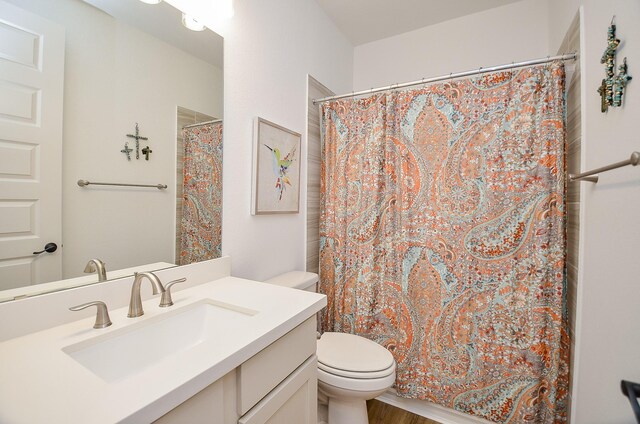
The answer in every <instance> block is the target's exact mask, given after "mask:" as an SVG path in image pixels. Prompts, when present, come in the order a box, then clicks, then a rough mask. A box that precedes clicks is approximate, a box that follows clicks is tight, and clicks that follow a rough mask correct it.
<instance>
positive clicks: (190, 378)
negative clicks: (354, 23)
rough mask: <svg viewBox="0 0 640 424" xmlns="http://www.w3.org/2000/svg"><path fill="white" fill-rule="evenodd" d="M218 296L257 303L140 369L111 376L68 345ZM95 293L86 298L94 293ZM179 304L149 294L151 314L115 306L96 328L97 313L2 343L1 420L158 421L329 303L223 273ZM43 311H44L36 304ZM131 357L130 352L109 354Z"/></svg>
mask: <svg viewBox="0 0 640 424" xmlns="http://www.w3.org/2000/svg"><path fill="white" fill-rule="evenodd" d="M207 298H208V299H213V300H215V301H219V302H226V303H229V304H232V305H237V306H240V307H243V308H249V309H253V310H255V311H258V313H257V314H256V315H253V316H252V317H251V318H250V319H243V320H238V321H239V322H237V323H236V322H234V320H229V323H228V326H226V328H225V331H224V335H221V337H222V339H223V340H224V341H223V342H219V343H216V344H215V345H213V344H212V343H203V344H200V345H198V346H195V347H192V348H188V349H185V350H183V351H181V352H177V353H175V354H172V355H170V356H168V357H166V358H164V359H162V360H160V361H158V362H156V363H154V364H152V365H150V366H148V367H146V368H144V369H141V370H140V371H139V372H137V373H136V374H134V375H132V376H129V377H128V378H124V379H121V380H118V381H114V382H111V383H108V382H106V381H104V380H102V379H101V378H100V377H98V376H97V375H95V374H93V373H92V372H91V371H90V370H88V369H87V368H85V367H84V366H82V365H80V364H79V363H78V362H76V361H75V360H74V359H73V358H72V357H71V356H69V355H68V354H66V353H65V352H64V351H63V350H62V349H63V348H65V347H68V346H70V345H74V344H76V343H79V342H82V341H85V340H89V339H91V338H94V337H96V336H102V335H105V334H109V333H110V332H114V331H115V332H117V331H122V329H123V328H125V327H126V326H129V325H131V324H137V323H141V322H143V321H144V320H149V319H154V317H156V318H155V319H156V320H157V319H158V318H157V317H158V316H160V315H161V314H164V313H167V312H171V311H175V310H177V309H179V308H182V307H184V306H186V305H190V304H192V303H195V302H198V301H201V300H202V299H207ZM91 300H96V299H87V301H91ZM173 300H174V303H175V304H174V305H173V306H172V307H170V308H159V307H158V304H159V296H156V297H154V298H152V299H150V300H147V301H145V302H143V306H144V310H145V315H143V316H142V317H139V318H127V316H126V315H127V309H128V308H120V309H115V310H113V311H109V313H110V315H111V320H112V322H113V325H112V326H110V327H108V328H106V329H101V330H95V329H93V328H92V326H93V321H94V318H93V317H92V318H88V319H82V320H79V321H75V322H72V323H69V324H64V325H60V326H58V327H54V328H50V329H47V330H43V331H39V332H37V333H32V334H28V335H25V336H22V337H18V338H14V339H10V340H7V341H5V342H2V343H0V358H1V360H0V422H2V423H12V424H18V423H28V424H33V423H48V424H53V423H65V424H70V423H82V424H86V423H91V424H93V423H96V424H98V423H115V422H124V423H144V422H150V421H153V420H155V419H157V418H159V417H161V416H162V415H164V414H165V413H166V412H168V411H170V410H171V409H173V408H175V407H176V406H178V405H179V404H180V403H182V402H184V401H185V400H186V399H188V398H190V397H191V396H193V395H194V394H196V393H197V392H199V391H200V390H202V389H203V388H205V387H206V386H208V385H209V384H211V383H213V382H214V381H216V380H218V379H219V378H221V377H222V376H224V375H225V374H227V373H228V372H229V371H231V370H233V369H234V368H236V367H237V366H238V365H240V364H242V363H243V362H245V361H246V360H247V359H249V358H250V357H252V356H253V355H255V354H256V353H258V352H259V351H260V350H262V349H263V348H265V347H266V346H268V345H269V344H271V343H273V342H274V341H275V340H277V339H278V338H280V337H281V336H283V335H284V334H286V333H287V332H289V331H290V330H292V329H293V328H295V327H296V326H297V325H299V324H301V323H302V322H304V321H305V320H306V319H307V318H309V317H311V316H312V315H313V314H315V313H316V312H318V311H319V310H320V309H322V308H323V307H324V306H325V305H326V297H325V296H324V295H319V294H315V293H310V292H306V291H300V290H293V289H288V288H284V287H278V286H273V285H270V284H265V283H258V282H254V281H249V280H244V279H240V278H235V277H224V278H221V279H219V280H216V281H213V282H210V283H206V284H201V285H198V286H195V287H192V288H189V289H185V290H182V291H177V292H175V293H173ZM34 313H37V312H34ZM105 360H126V358H116V359H113V358H105Z"/></svg>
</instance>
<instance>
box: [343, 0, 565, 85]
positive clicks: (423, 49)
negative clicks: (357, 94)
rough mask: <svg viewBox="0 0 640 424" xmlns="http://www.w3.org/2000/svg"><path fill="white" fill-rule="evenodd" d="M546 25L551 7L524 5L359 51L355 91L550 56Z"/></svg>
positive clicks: (527, 1)
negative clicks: (548, 8) (548, 10)
mask: <svg viewBox="0 0 640 424" xmlns="http://www.w3.org/2000/svg"><path fill="white" fill-rule="evenodd" d="M547 21H548V16H547V5H546V2H544V1H539V0H524V1H520V2H517V3H513V4H510V5H506V6H502V7H497V8H494V9H489V10H486V11H484V12H480V13H475V14H473V15H468V16H463V17H461V18H457V19H452V20H449V21H445V22H442V23H439V24H436V25H431V26H428V27H424V28H421V29H418V30H415V31H411V32H407V33H405V34H401V35H397V36H395V37H389V38H385V39H383V40H379V41H374V42H372V43H368V44H363V45H361V46H357V47H356V48H355V59H354V77H353V81H354V86H355V87H354V88H355V89H356V90H366V89H369V88H371V87H379V86H386V85H390V84H395V83H402V82H407V81H416V80H419V79H421V78H428V77H434V76H438V75H446V74H449V73H451V72H461V71H467V70H470V69H478V68H479V67H481V66H484V67H488V66H495V65H501V64H504V63H511V62H514V61H516V62H517V61H522V60H529V59H534V58H538V57H544V56H547V55H548V54H549V53H548V35H547V30H546V28H547ZM561 40H562V39H561Z"/></svg>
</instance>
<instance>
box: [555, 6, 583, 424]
mask: <svg viewBox="0 0 640 424" xmlns="http://www.w3.org/2000/svg"><path fill="white" fill-rule="evenodd" d="M567 52H580V16H579V15H576V17H575V18H574V19H573V22H572V23H571V26H570V27H569V29H568V31H567V34H566V35H565V38H564V41H563V42H562V45H561V46H560V50H559V51H558V54H560V53H567ZM580 79H581V74H580V61H579V60H577V61H575V73H574V75H573V78H572V80H571V81H569V82H568V85H567V89H568V93H567V134H566V136H567V154H566V160H567V171H568V173H579V172H580V154H581V144H582V128H581V125H582V115H581V112H580V101H581V93H580ZM581 184H585V183H579V182H574V183H568V185H567V313H568V315H569V337H570V338H571V362H570V373H571V375H572V376H573V369H574V367H573V363H574V354H575V328H576V293H577V285H578V243H579V233H580V188H581ZM586 184H588V183H586ZM571 397H572V390H571V389H570V390H569V399H568V404H569V405H571ZM570 413H571V411H569V414H570ZM569 418H570V415H569Z"/></svg>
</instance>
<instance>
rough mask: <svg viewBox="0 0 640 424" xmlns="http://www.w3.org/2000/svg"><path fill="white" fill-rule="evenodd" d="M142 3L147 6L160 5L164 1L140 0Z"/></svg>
mask: <svg viewBox="0 0 640 424" xmlns="http://www.w3.org/2000/svg"><path fill="white" fill-rule="evenodd" d="M140 1H141V2H142V3H147V4H158V3H160V2H161V1H162V0H140Z"/></svg>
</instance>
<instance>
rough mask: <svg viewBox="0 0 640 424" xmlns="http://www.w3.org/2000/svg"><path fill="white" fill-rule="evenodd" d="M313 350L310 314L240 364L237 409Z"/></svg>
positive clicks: (267, 389) (277, 381)
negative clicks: (300, 322)
mask: <svg viewBox="0 0 640 424" xmlns="http://www.w3.org/2000/svg"><path fill="white" fill-rule="evenodd" d="M315 352H316V317H315V316H313V317H311V318H309V319H308V320H306V321H305V322H303V323H302V324H300V325H299V326H297V327H296V328H294V329H293V330H291V331H290V332H288V333H287V334H285V335H284V336H282V337H280V338H279V339H278V340H276V341H275V342H274V343H272V344H271V345H269V346H267V347H266V348H264V349H263V350H261V351H260V352H259V353H258V354H257V355H255V356H253V357H252V358H251V359H249V360H248V361H247V362H245V363H244V364H242V365H240V367H238V413H239V414H240V415H244V414H245V413H246V412H247V411H248V410H249V409H251V408H252V407H253V406H254V405H255V404H256V403H258V402H259V401H260V399H262V398H263V397H265V396H266V395H267V393H269V392H270V391H271V390H273V388H274V387H276V386H277V385H278V384H280V382H281V381H283V380H284V379H285V378H287V376H288V375H289V374H291V373H292V372H293V371H294V370H295V369H296V368H298V366H299V365H300V364H302V363H303V362H304V361H305V360H306V359H307V358H309V357H310V356H311V355H314V354H315Z"/></svg>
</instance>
